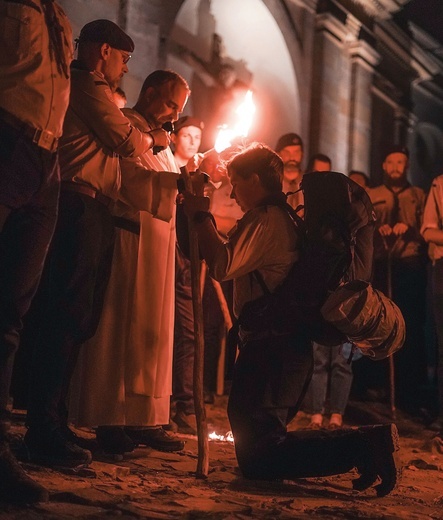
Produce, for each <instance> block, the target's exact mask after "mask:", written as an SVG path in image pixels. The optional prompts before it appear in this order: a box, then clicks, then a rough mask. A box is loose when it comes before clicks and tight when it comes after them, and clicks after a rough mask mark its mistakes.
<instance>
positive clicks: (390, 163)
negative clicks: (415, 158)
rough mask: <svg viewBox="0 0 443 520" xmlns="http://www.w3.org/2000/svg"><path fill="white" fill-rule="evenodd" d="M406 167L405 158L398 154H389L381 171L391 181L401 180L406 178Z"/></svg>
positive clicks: (402, 154) (406, 159)
mask: <svg viewBox="0 0 443 520" xmlns="http://www.w3.org/2000/svg"><path fill="white" fill-rule="evenodd" d="M407 167H408V158H407V156H406V155H405V154H404V153H399V152H395V153H391V154H389V155H388V156H387V157H386V159H385V161H384V163H383V171H384V172H385V174H386V175H387V176H388V177H390V178H391V180H392V181H399V180H402V179H403V178H404V177H405V176H406V168H407Z"/></svg>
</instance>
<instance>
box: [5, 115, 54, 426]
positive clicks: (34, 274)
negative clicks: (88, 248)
mask: <svg viewBox="0 0 443 520" xmlns="http://www.w3.org/2000/svg"><path fill="white" fill-rule="evenodd" d="M59 185H60V177H59V168H58V161H57V154H55V153H50V152H47V151H45V150H42V149H41V148H39V147H38V146H36V145H35V144H33V143H32V142H30V140H29V139H28V138H25V137H23V136H21V135H20V133H19V132H18V131H16V130H14V129H13V128H12V127H10V126H8V125H6V124H4V123H3V122H1V121H0V419H1V417H2V416H4V415H5V411H6V406H7V403H8V399H9V388H10V383H11V376H12V368H13V363H14V356H15V352H16V350H17V348H18V345H19V338H20V331H21V328H22V320H23V317H24V315H25V314H26V312H27V311H28V309H29V307H30V305H31V301H32V298H33V296H34V294H35V292H36V290H37V287H38V284H39V281H40V277H41V273H42V270H43V264H44V261H45V258H46V254H47V251H48V247H49V243H50V241H51V237H52V234H53V231H54V225H55V221H56V218H57V204H58V194H59Z"/></svg>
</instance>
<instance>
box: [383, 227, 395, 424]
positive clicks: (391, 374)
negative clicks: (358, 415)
mask: <svg viewBox="0 0 443 520" xmlns="http://www.w3.org/2000/svg"><path fill="white" fill-rule="evenodd" d="M398 241H399V237H397V239H396V240H395V243H394V245H393V246H392V247H389V246H388V243H387V241H386V239H385V237H383V245H384V247H385V250H386V251H387V253H388V258H387V283H386V285H387V297H388V298H390V299H391V300H392V296H393V294H392V255H393V252H394V249H395V247H396V246H397V243H398ZM389 403H390V406H391V418H392V419H393V420H395V419H396V416H397V411H396V406H395V366H394V354H391V355H390V356H389Z"/></svg>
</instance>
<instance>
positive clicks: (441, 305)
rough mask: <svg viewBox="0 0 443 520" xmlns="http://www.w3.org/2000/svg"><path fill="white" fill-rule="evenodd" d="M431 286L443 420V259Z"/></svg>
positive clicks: (433, 271)
mask: <svg viewBox="0 0 443 520" xmlns="http://www.w3.org/2000/svg"><path fill="white" fill-rule="evenodd" d="M431 285H432V300H433V311H434V318H435V328H436V332H437V342H438V359H437V382H438V400H439V417H440V418H443V258H441V259H439V260H437V261H436V262H435V264H434V265H433V266H432V271H431Z"/></svg>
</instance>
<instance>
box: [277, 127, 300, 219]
mask: <svg viewBox="0 0 443 520" xmlns="http://www.w3.org/2000/svg"><path fill="white" fill-rule="evenodd" d="M275 151H276V152H277V153H278V154H279V155H280V157H281V158H282V160H283V166H284V171H283V193H290V194H291V195H288V198H287V201H288V204H290V205H291V206H292V207H293V208H294V209H296V208H297V207H298V206H300V204H303V192H302V191H301V190H300V183H301V180H302V178H303V171H302V169H301V163H302V161H303V141H302V139H301V137H300V136H299V135H297V134H294V133H290V134H284V135H282V136H281V137H280V138H279V140H278V141H277V144H276V146H275ZM298 190H300V191H298ZM295 192H297V193H295Z"/></svg>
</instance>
